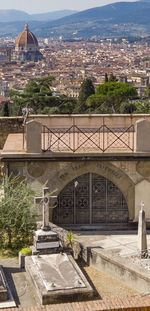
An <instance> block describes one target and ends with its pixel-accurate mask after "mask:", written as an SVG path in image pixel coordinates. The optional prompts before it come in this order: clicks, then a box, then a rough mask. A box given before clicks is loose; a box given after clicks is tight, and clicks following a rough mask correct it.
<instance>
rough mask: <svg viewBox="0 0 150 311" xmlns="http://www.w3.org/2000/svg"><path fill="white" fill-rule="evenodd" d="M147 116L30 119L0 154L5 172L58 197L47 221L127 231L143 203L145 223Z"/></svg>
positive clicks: (149, 182) (148, 205)
mask: <svg viewBox="0 0 150 311" xmlns="http://www.w3.org/2000/svg"><path fill="white" fill-rule="evenodd" d="M149 133H150V115H92V116H91V115H72V116H65V115H61V116H59V115H57V116H54V115H53V116H30V120H29V122H27V124H26V131H25V133H24V134H23V133H14V134H9V135H8V138H7V140H6V143H5V145H4V148H3V152H2V154H1V161H2V162H3V163H4V168H5V172H6V173H7V174H14V175H18V174H19V175H20V176H21V177H24V176H25V177H27V179H28V182H29V183H31V184H32V186H33V188H35V189H36V190H37V191H38V192H39V194H41V193H42V188H43V185H46V186H48V187H49V188H50V189H51V191H52V192H53V191H54V192H55V194H56V195H58V203H57V207H56V208H55V209H54V210H53V214H52V215H51V220H52V221H53V222H54V223H56V224H60V225H64V226H69V225H72V226H73V225H74V226H98V227H101V226H104V225H105V226H106V227H109V226H110V224H111V226H115V228H116V226H118V227H119V228H125V227H127V228H131V227H133V226H134V224H135V223H136V222H137V220H138V213H139V209H140V206H141V201H144V208H145V212H146V217H147V221H148V222H149V221H150V200H149V193H150V135H149Z"/></svg>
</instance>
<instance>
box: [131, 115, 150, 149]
mask: <svg viewBox="0 0 150 311" xmlns="http://www.w3.org/2000/svg"><path fill="white" fill-rule="evenodd" d="M135 130H136V151H140V152H150V121H148V120H145V119H142V120H138V121H137V122H136V126H135Z"/></svg>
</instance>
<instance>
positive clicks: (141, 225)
mask: <svg viewBox="0 0 150 311" xmlns="http://www.w3.org/2000/svg"><path fill="white" fill-rule="evenodd" d="M138 249H139V251H140V255H141V257H146V256H147V236H146V221H145V211H144V202H142V201H141V210H140V211H139V222H138Z"/></svg>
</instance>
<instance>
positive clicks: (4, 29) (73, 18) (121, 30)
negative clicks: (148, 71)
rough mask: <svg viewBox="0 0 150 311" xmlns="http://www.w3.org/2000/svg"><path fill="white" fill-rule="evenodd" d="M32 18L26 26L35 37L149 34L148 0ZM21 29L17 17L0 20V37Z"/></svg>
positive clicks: (149, 4)
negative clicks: (55, 18) (57, 17)
mask: <svg viewBox="0 0 150 311" xmlns="http://www.w3.org/2000/svg"><path fill="white" fill-rule="evenodd" d="M0 12H1V11H0ZM24 13H25V12H24ZM45 14H46V13H45ZM47 14H50V13H47ZM34 17H35V15H33V16H32V21H30V22H29V28H30V29H31V31H33V32H34V33H35V35H36V36H37V37H54V38H57V37H59V36H63V38H84V39H87V38H91V37H93V36H98V37H100V38H101V37H127V36H139V35H142V34H148V35H150V0H149V1H148V0H147V1H146V0H145V1H143V0H141V1H137V2H117V3H113V4H109V5H105V6H102V7H97V8H93V9H89V10H85V11H82V12H78V13H75V14H73V15H69V16H65V17H63V18H60V19H57V20H54V21H52V20H51V21H46V18H44V20H43V19H41V20H40V21H37V20H33V19H34ZM37 18H38V17H37ZM26 20H27V19H26ZM28 20H29V19H28ZM0 21H2V20H1V18H0ZM23 28H24V22H22V21H21V20H20V21H18V22H16V21H15V22H12V23H2V22H0V36H10V35H11V36H16V35H17V34H18V33H19V32H20V31H21V30H23Z"/></svg>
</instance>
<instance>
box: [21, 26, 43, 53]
mask: <svg viewBox="0 0 150 311" xmlns="http://www.w3.org/2000/svg"><path fill="white" fill-rule="evenodd" d="M28 46H33V47H34V48H38V41H37V38H36V37H35V35H34V34H33V33H32V32H31V31H30V30H29V28H28V24H26V25H25V29H24V31H23V32H21V34H20V35H19V36H18V37H17V39H16V47H17V48H18V49H20V48H27V47H28Z"/></svg>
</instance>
